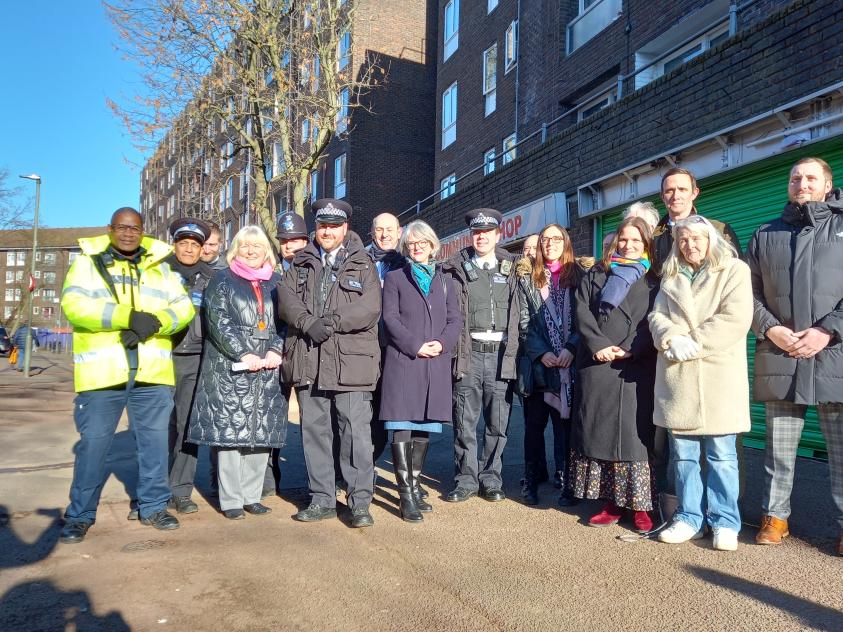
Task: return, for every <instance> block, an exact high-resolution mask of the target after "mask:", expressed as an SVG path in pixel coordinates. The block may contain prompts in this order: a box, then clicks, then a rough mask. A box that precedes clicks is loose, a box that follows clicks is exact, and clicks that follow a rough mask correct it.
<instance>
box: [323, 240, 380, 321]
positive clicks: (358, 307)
mask: <svg viewBox="0 0 843 632" xmlns="http://www.w3.org/2000/svg"><path fill="white" fill-rule="evenodd" d="M366 260H367V265H365V267H361V268H360V271H361V275H360V276H361V283H362V285H363V293H362V294H361V295H360V296H359V297H358V298H357V300H355V301H352V302H350V303H347V304H345V305H340V306H339V307H337V309H336V310H335V311H334V317H335V318H334V322H335V330H336V331H337V332H339V333H342V334H348V333H354V332H357V331H363V330H366V329H369V328H370V327H371V326H372V325H374V324H375V323H377V322H378V320H380V317H381V280H380V277H379V276H378V271H377V268H375V264H374V263H373V262H372V260H371V259H370V258H369V256H368V255H366Z"/></svg>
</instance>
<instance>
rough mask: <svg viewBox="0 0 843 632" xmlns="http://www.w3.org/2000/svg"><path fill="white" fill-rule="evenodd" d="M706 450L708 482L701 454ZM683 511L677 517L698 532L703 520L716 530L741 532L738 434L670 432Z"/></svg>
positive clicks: (678, 510) (677, 488) (678, 493)
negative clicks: (701, 464)
mask: <svg viewBox="0 0 843 632" xmlns="http://www.w3.org/2000/svg"><path fill="white" fill-rule="evenodd" d="M703 449H704V450H705V459H706V472H705V479H704V480H703V474H702V471H701V469H700V452H701V450H703ZM670 451H671V455H672V458H673V463H674V471H675V475H676V495H677V496H678V498H679V508H678V509H677V510H676V513H675V514H674V515H673V518H674V519H675V520H681V521H682V522H685V523H687V524H689V525H691V526H692V527H694V529H696V530H699V529H701V528H702V526H703V518H705V520H706V522H708V524H709V525H711V526H712V527H727V528H729V529H733V530H734V531H740V529H741V516H740V510H739V509H738V492H739V485H740V481H739V475H738V455H737V451H736V449H735V435H733V434H730V435H706V436H690V435H675V434H674V433H672V432H671V433H670Z"/></svg>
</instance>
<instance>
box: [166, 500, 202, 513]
mask: <svg viewBox="0 0 843 632" xmlns="http://www.w3.org/2000/svg"><path fill="white" fill-rule="evenodd" d="M167 507H168V508H170V509H175V510H176V511H178V512H179V513H180V514H191V513H196V512H197V511H199V505H197V504H196V503H195V502H193V501H192V500H191V499H190V496H173V497H172V498H171V499H170V502H168V503H167Z"/></svg>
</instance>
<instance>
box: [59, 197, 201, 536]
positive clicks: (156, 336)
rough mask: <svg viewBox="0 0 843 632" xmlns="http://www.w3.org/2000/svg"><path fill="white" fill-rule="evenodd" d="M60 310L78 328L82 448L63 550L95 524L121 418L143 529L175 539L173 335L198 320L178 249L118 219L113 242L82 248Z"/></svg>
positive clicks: (111, 230)
mask: <svg viewBox="0 0 843 632" xmlns="http://www.w3.org/2000/svg"><path fill="white" fill-rule="evenodd" d="M79 245H80V247H81V248H82V254H81V255H80V256H79V257H77V258H76V260H75V261H74V262H73V264H72V265H71V267H70V270H68V273H67V278H66V279H65V282H64V289H63V290H62V297H61V305H62V309H63V310H64V314H65V316H66V317H67V319H68V321H70V323H71V324H72V325H73V364H74V382H75V389H76V392H77V395H76V400H75V405H74V420H75V422H76V429H77V430H78V431H79V434H80V440H79V444H78V447H77V451H76V462H75V464H74V469H73V483H72V485H71V488H70V504H69V505H68V507H67V510H66V511H65V515H64V518H65V524H64V527H63V529H62V532H61V541H62V542H65V543H74V542H81V541H82V540H84V539H85V534H86V533H87V531H88V529H89V528H90V527H91V525H92V524H93V523H94V521H95V520H96V512H97V505H98V504H99V499H100V493H101V491H102V486H103V484H104V483H105V481H104V480H103V479H104V475H105V463H106V456H107V455H108V450H109V448H110V447H111V441H112V439H113V438H114V432H115V430H116V428H117V423H118V421H119V420H120V416H121V415H122V414H123V410H124V409H126V410H127V412H128V415H129V425H130V428H131V430H132V433H133V434H134V437H135V443H136V445H137V458H138V486H137V497H138V509H139V513H140V519H141V522H142V523H143V524H145V525H150V526H153V527H155V528H156V529H177V528H178V526H179V522H178V520H177V519H176V518H175V516H173V515H171V514H169V513H168V512H167V511H166V507H167V501H168V500H169V498H170V486H169V484H168V481H167V460H168V446H167V442H168V427H169V421H170V412H171V411H172V408H173V385H174V383H175V379H174V372H173V361H172V344H171V342H170V335H171V334H173V333H175V332H177V331H179V330H180V329H182V328H184V327H185V326H187V324H188V323H189V322H190V320H191V319H192V318H193V313H194V309H193V304H192V303H191V301H190V298H189V297H188V296H187V293H186V292H185V290H184V287H183V286H182V282H181V278H180V277H179V275H178V274H176V273H175V272H173V271H172V270H171V269H170V267H169V265H167V264H166V263H164V262H163V259H164V258H165V257H166V256H167V255H168V254H169V253H170V252H171V251H172V249H171V248H170V247H169V246H168V245H167V244H165V243H164V242H162V241H158V240H157V239H153V238H151V237H144V236H143V219H142V217H141V215H140V213H138V212H137V211H136V210H135V209H133V208H129V207H124V208H120V209H118V210H117V211H115V212H114V215H112V217H111V224H109V226H108V234H107V235H102V236H100V237H94V238H92V239H80V240H79Z"/></svg>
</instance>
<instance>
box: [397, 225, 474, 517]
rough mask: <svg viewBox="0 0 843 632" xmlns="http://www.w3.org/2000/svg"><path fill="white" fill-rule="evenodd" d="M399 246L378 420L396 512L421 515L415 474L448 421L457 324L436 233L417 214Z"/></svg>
mask: <svg viewBox="0 0 843 632" xmlns="http://www.w3.org/2000/svg"><path fill="white" fill-rule="evenodd" d="M398 248H399V251H400V252H402V253H403V254H405V255H407V256H408V257H409V260H408V262H407V264H406V265H405V266H404V267H403V268H402V269H399V270H394V271H392V272H390V273H389V274H387V275H386V278H385V279H384V284H383V323H384V326H385V328H386V335H387V342H388V346H387V348H386V357H385V358H384V367H383V381H382V384H381V403H380V419H382V420H383V421H385V422H386V423H385V424H384V427H385V428H386V429H387V430H392V431H393V433H392V462H393V466H394V468H395V480H396V482H397V484H398V494H399V499H400V509H401V517H402V518H403V519H404V520H406V521H407V522H421V521H422V519H423V518H422V514H421V512H426V511H432V509H433V508H432V507H431V506H430V505H429V504H428V503H426V502H425V501H424V500H422V491H421V488H420V486H419V477H420V476H421V471H422V467H423V466H424V460H425V456H426V454H427V448H428V443H429V433H431V432H441V431H442V424H443V423H450V422H451V410H452V405H453V404H452V403H453V390H452V389H453V387H452V382H451V352H452V351H453V349H454V347H455V346H456V344H457V341H458V340H459V336H460V332H461V331H462V315H461V314H460V311H459V302H458V296H457V293H456V289H455V288H454V287H453V282H452V281H451V279H450V278H449V277H447V276H446V275H444V274H442V271H441V270H440V269H439V268H437V267H436V266H435V264H434V263H433V259H434V257H435V256H436V255H437V253H438V252H439V239H438V238H437V237H436V233H434V232H433V229H432V228H431V227H430V226H428V225H427V224H426V223H424V222H422V221H415V222H411V223H410V224H409V225H408V226H407V227H406V228H405V229H404V232H403V235H402V236H401V241H400V243H399V245H398Z"/></svg>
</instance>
